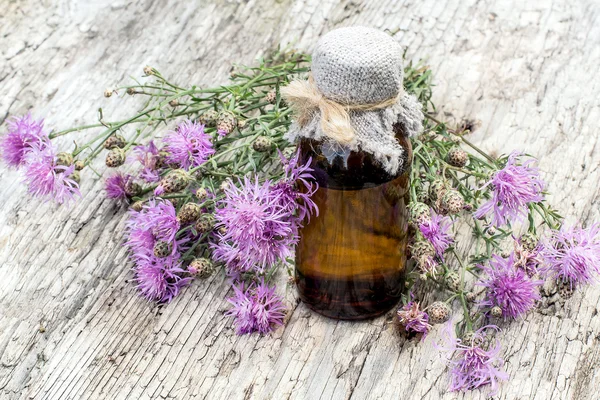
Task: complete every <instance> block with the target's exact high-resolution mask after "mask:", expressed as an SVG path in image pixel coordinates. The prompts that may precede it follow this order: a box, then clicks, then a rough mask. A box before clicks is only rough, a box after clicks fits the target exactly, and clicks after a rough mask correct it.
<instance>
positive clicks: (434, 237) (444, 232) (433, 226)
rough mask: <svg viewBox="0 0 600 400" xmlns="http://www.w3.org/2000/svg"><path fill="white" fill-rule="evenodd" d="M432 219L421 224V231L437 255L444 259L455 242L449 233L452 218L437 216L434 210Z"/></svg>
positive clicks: (431, 211)
mask: <svg viewBox="0 0 600 400" xmlns="http://www.w3.org/2000/svg"><path fill="white" fill-rule="evenodd" d="M430 213H431V218H429V219H427V220H425V221H423V222H422V223H420V224H419V230H420V231H421V233H422V234H423V236H424V237H425V239H427V240H428V241H429V242H430V243H431V244H432V245H433V248H434V249H435V253H436V255H437V256H438V257H439V258H440V259H442V260H443V259H444V253H445V252H446V250H448V248H449V247H450V245H451V244H452V243H453V242H454V239H453V238H452V235H451V234H450V233H449V231H450V227H451V226H452V219H451V218H450V217H443V216H441V215H439V214H437V213H436V212H435V211H434V210H433V209H432V210H430Z"/></svg>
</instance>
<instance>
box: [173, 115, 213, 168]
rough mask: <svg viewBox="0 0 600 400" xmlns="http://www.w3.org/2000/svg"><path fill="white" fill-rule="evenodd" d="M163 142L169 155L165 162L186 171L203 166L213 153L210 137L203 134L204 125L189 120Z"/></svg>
mask: <svg viewBox="0 0 600 400" xmlns="http://www.w3.org/2000/svg"><path fill="white" fill-rule="evenodd" d="M163 142H164V143H165V150H166V151H167V152H168V153H169V155H168V156H167V161H168V162H169V163H175V164H179V165H180V166H181V168H183V169H186V170H187V169H189V168H193V167H198V166H200V165H202V164H204V163H205V162H206V160H208V158H209V157H210V156H211V155H212V154H214V152H215V150H214V149H213V146H212V142H211V137H210V136H209V135H207V134H206V133H204V125H201V124H198V123H196V122H193V121H189V120H187V121H184V122H182V123H181V124H179V126H178V127H177V130H175V131H171V132H169V134H168V135H167V136H166V137H165V138H164V139H163Z"/></svg>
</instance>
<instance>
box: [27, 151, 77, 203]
mask: <svg viewBox="0 0 600 400" xmlns="http://www.w3.org/2000/svg"><path fill="white" fill-rule="evenodd" d="M56 161H57V160H56V151H55V150H54V148H53V147H52V146H51V145H50V144H48V145H47V146H45V147H43V148H38V147H36V146H34V147H32V148H31V150H30V151H29V153H28V154H27V156H26V161H25V166H26V170H25V182H26V183H27V185H28V190H29V193H30V194H32V195H33V196H37V197H41V198H44V199H46V200H50V199H52V200H54V201H56V202H57V203H58V204H63V203H68V202H70V201H72V200H75V197H81V193H80V192H79V184H78V183H77V182H76V181H75V179H73V178H74V176H73V175H74V173H75V166H74V165H70V166H64V165H57V162H56Z"/></svg>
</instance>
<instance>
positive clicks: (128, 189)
mask: <svg viewBox="0 0 600 400" xmlns="http://www.w3.org/2000/svg"><path fill="white" fill-rule="evenodd" d="M125 193H127V196H129V197H135V196H139V195H140V194H141V193H142V187H141V186H140V184H139V183H137V182H135V181H134V180H133V179H129V180H128V181H127V183H126V184H125Z"/></svg>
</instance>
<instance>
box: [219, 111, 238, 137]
mask: <svg viewBox="0 0 600 400" xmlns="http://www.w3.org/2000/svg"><path fill="white" fill-rule="evenodd" d="M236 126H237V119H236V118H235V116H234V115H233V114H232V113H231V112H229V111H222V112H220V113H219V118H218V119H217V125H216V128H217V131H220V132H224V133H225V134H226V135H228V134H230V133H231V132H233V130H234V129H235V128H236Z"/></svg>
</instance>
